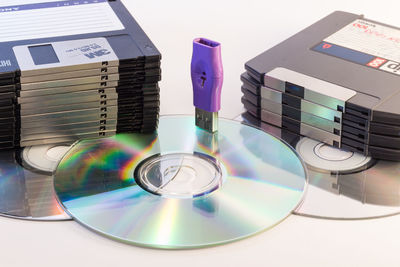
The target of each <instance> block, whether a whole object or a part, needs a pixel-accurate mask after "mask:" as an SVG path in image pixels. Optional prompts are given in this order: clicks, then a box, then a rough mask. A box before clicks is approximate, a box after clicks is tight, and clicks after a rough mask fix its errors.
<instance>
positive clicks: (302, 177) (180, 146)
mask: <svg viewBox="0 0 400 267" xmlns="http://www.w3.org/2000/svg"><path fill="white" fill-rule="evenodd" d="M247 147H257V149H258V150H259V151H263V152H264V156H263V158H262V159H260V158H258V157H257V156H255V155H254V153H253V152H252V151H251V150H249V149H248V148H247ZM305 187H306V172H305V169H304V166H303V162H302V161H301V160H300V158H299V157H298V155H297V153H296V152H295V151H294V150H293V149H291V148H290V147H289V146H287V145H286V144H284V143H283V142H282V141H280V140H279V139H277V138H275V137H273V136H271V135H269V134H266V133H264V132H263V131H261V130H259V129H257V128H254V127H251V126H246V125H243V124H241V123H238V122H235V121H230V120H224V119H220V120H219V130H218V133H217V134H214V135H212V134H210V133H208V132H205V131H203V130H201V129H199V128H197V127H196V126H195V121H194V118H193V117H191V116H165V117H161V118H160V123H159V128H158V133H155V134H150V135H149V134H147V135H145V134H119V135H116V136H114V137H110V138H104V139H93V140H83V141H80V142H78V143H77V144H76V145H75V146H74V147H73V148H72V149H71V150H70V151H69V152H68V153H67V154H66V155H65V156H64V158H63V159H62V160H61V162H60V164H59V166H58V168H57V171H56V173H55V190H56V193H57V195H58V198H59V201H60V202H61V203H62V204H63V206H64V207H65V208H66V210H67V211H68V213H69V214H70V215H71V216H72V217H73V218H74V219H76V220H77V221H78V222H80V223H81V224H83V225H84V226H86V227H88V228H90V229H92V230H94V231H96V232H99V233H101V234H104V235H106V236H108V237H111V238H113V239H117V240H120V241H123V242H128V243H131V244H136V245H140V246H149V247H157V248H169V249H178V248H179V249H182V248H196V247H204V246H211V245H217V244H223V243H226V242H231V241H235V240H238V239H241V238H245V237H247V236H250V235H253V234H256V233H258V232H260V231H263V230H265V229H268V228H270V227H272V226H274V225H276V224H277V223H279V222H280V221H282V220H283V219H284V218H286V217H287V216H288V215H289V214H291V212H292V211H293V210H294V209H295V208H296V207H297V206H298V205H299V203H300V202H301V200H302V197H303V192H304V190H305Z"/></svg>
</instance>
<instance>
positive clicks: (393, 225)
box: [0, 0, 400, 267]
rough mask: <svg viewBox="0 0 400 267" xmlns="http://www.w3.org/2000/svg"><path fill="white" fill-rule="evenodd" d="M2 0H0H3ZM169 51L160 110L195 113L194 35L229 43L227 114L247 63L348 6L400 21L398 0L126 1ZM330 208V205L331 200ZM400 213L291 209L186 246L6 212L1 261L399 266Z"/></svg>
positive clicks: (0, 224)
mask: <svg viewBox="0 0 400 267" xmlns="http://www.w3.org/2000/svg"><path fill="white" fill-rule="evenodd" d="M0 3H1V2H0ZM124 3H125V4H126V5H127V6H128V8H129V10H130V11H131V13H132V14H133V16H134V17H135V18H136V19H137V20H138V22H139V24H140V25H141V26H142V27H143V28H144V29H145V31H146V32H147V34H148V35H149V36H150V38H151V39H152V40H153V42H154V43H155V44H156V46H157V47H158V48H159V49H160V51H161V52H162V54H163V60H162V69H163V81H162V82H161V97H162V99H161V101H162V104H161V106H162V109H161V111H162V114H178V113H192V112H193V108H192V104H191V103H192V92H191V82H190V72H189V71H190V58H191V48H192V47H191V42H192V39H193V38H195V37H200V36H203V37H208V38H210V39H215V40H216V41H219V42H221V43H222V45H223V60H224V69H225V83H224V88H223V101H222V105H223V108H222V111H221V115H222V116H223V117H228V118H233V117H236V116H237V115H238V114H239V113H240V112H241V110H242V105H241V103H240V97H241V92H240V80H239V76H240V74H241V73H242V72H243V70H244V63H245V62H246V61H247V60H249V59H251V58H252V57H254V56H256V55H258V54H259V53H261V52H263V51H264V50H266V49H268V48H270V47H271V46H273V45H275V44H277V43H279V42H280V41H282V40H284V39H285V38H287V37H289V36H291V35H293V34H295V33H296V32H298V31H300V30H301V29H303V28H305V27H306V26H308V25H310V24H312V23H314V22H316V21H317V20H319V19H321V18H322V17H324V16H325V15H328V14H329V13H331V12H333V11H335V10H343V11H349V12H353V13H357V14H365V15H366V17H367V18H370V19H374V20H377V21H381V22H385V23H387V24H391V25H397V26H400V16H399V10H400V2H399V1H398V0H393V1H387V0H386V1H356V0H353V1H350V0H345V1H341V0H321V1H304V0H303V1H288V0H276V1H266V0H263V1H262V0H260V1H256V0H253V1H252V0H248V1H244V0H242V1H232V0H230V1H228V0H218V1H217V0H202V1H178V0H167V1H166V0H160V1H152V0H146V1H132V0H129V1H128V0H126V1H124ZM327 208H328V207H327ZM399 249H400V217H399V216H396V217H389V218H384V219H375V220H364V221H333V220H320V219H311V218H305V217H299V216H290V217H289V218H288V219H286V220H285V221H283V222H282V223H281V224H279V225H278V226H276V227H275V228H273V229H271V230H269V231H266V232H264V233H262V234H259V235H256V236H254V237H251V238H248V239H245V240H243V241H239V242H236V243H232V244H228V245H224V246H219V247H214V248H207V249H199V250H188V251H164V250H154V249H143V248H138V247H134V246H129V245H125V244H121V243H118V242H115V241H111V240H109V239H106V238H104V237H102V236H98V235H97V234H94V233H92V232H90V231H88V230H86V229H85V228H84V227H82V226H80V225H79V224H77V223H75V222H72V221H70V222H49V223H43V222H31V221H21V220H15V219H8V218H2V217H1V218H0V266H1V267H3V266H4V267H8V266H41V267H46V266H69V267H70V266H107V267H109V266H112V267H117V266H118V267H119V266H124V267H125V266H156V265H158V266H184V265H185V266H203V267H204V266H294V265H296V266H377V265H380V266H399V265H400V256H399Z"/></svg>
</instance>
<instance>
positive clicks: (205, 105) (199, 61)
mask: <svg viewBox="0 0 400 267" xmlns="http://www.w3.org/2000/svg"><path fill="white" fill-rule="evenodd" d="M191 76H192V84H193V103H194V105H195V107H196V108H198V109H201V110H204V111H207V112H218V111H219V110H220V108H221V89H222V83H223V68H222V59H221V44H220V43H218V42H214V41H211V40H208V39H205V38H196V39H194V41H193V55H192V63H191Z"/></svg>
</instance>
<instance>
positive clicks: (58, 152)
mask: <svg viewBox="0 0 400 267" xmlns="http://www.w3.org/2000/svg"><path fill="white" fill-rule="evenodd" d="M68 149H69V146H54V147H52V148H50V149H49V150H47V152H46V156H47V157H48V158H49V159H51V160H54V161H59V160H60V159H61V158H62V157H63V156H64V155H65V154H66V153H67V151H68Z"/></svg>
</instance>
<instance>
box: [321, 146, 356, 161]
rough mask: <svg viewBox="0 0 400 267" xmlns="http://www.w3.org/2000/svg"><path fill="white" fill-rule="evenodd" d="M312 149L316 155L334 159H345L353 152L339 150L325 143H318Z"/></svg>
mask: <svg viewBox="0 0 400 267" xmlns="http://www.w3.org/2000/svg"><path fill="white" fill-rule="evenodd" d="M314 150H315V153H316V154H317V156H318V157H320V158H322V159H325V160H334V161H342V160H347V159H349V158H351V157H352V156H353V154H354V153H353V152H350V151H345V150H341V149H338V148H336V147H332V146H329V145H326V144H318V145H317V146H316V147H315V149H314Z"/></svg>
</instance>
